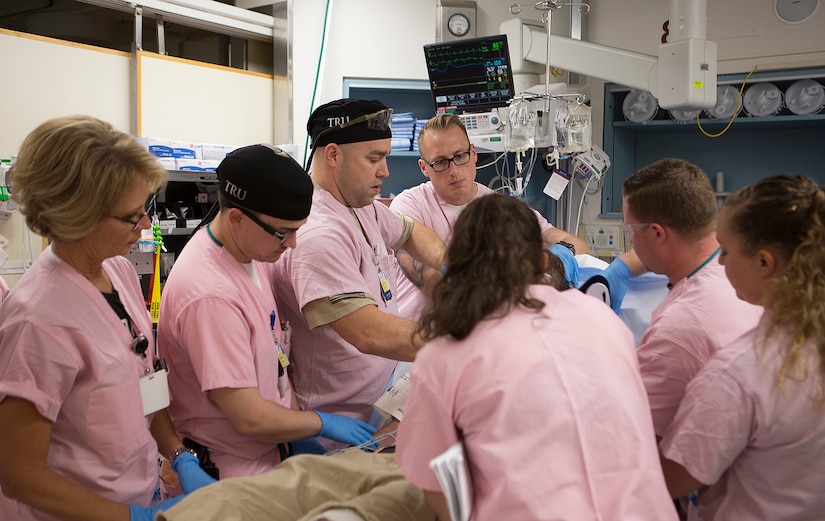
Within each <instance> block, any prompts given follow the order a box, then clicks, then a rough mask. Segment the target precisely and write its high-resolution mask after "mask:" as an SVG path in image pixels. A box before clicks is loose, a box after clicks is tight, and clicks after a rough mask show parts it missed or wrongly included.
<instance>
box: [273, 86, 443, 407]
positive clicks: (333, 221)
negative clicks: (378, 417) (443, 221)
mask: <svg viewBox="0 0 825 521" xmlns="http://www.w3.org/2000/svg"><path fill="white" fill-rule="evenodd" d="M391 114H392V110H391V109H388V108H387V107H386V106H385V105H384V104H382V103H381V102H379V101H376V100H372V101H367V100H356V99H341V100H336V101H333V102H330V103H327V104H325V105H322V106H320V107H318V108H317V109H316V110H315V111H314V112H313V113H312V115H311V116H310V118H309V122H308V123H307V131H308V132H309V134H310V136H311V138H312V155H311V157H310V164H311V165H312V171H311V176H312V181H313V183H314V184H315V193H314V195H313V200H312V212H311V213H310V215H309V219H308V221H307V223H306V225H304V226H303V227H301V230H300V231H299V232H298V246H297V247H296V248H295V249H293V250H290V251H288V252H286V253H285V254H284V257H283V259H281V262H279V263H277V264H275V265H274V266H273V269H272V271H273V278H274V286H275V295H276V298H277V299H278V305H279V306H280V308H281V310H282V313H283V315H284V316H285V317H286V318H287V319H288V320H289V321H290V324H291V330H292V345H293V351H292V358H291V360H292V365H291V368H292V369H293V371H292V373H291V376H292V378H293V381H292V382H293V385H294V386H295V391H296V394H297V396H298V403H299V404H300V405H301V406H302V407H304V408H312V409H318V410H322V411H328V412H336V413H341V414H345V415H348V416H352V417H354V418H359V419H362V420H368V419H369V418H370V415H371V413H372V404H373V402H374V401H375V400H376V399H377V398H378V397H379V396H380V395H381V394H382V393H383V392H384V390H386V388H387V385H388V383H389V381H390V378H391V376H392V374H393V370H394V368H395V365H396V362H397V361H398V360H404V361H412V360H413V358H414V356H415V350H416V347H417V344H418V343H419V342H418V341H417V340H416V339H414V332H415V328H416V324H415V323H414V322H412V321H409V320H406V319H403V318H401V317H399V316H398V309H397V306H396V295H397V285H396V277H395V271H394V268H393V258H392V257H393V250H398V249H399V248H401V247H403V248H404V249H405V250H407V251H408V252H409V253H410V255H412V256H413V257H414V258H416V259H418V260H419V261H421V262H423V263H424V264H425V265H427V266H430V267H433V268H435V269H440V267H441V266H442V264H443V263H442V257H443V252H444V243H443V241H441V239H439V238H438V236H437V235H436V234H435V233H433V231H432V230H430V229H429V228H427V227H426V226H424V225H422V224H420V223H417V222H415V221H413V220H412V219H410V218H409V217H407V216H404V215H402V214H399V213H398V212H395V211H393V210H390V209H389V208H387V207H386V206H385V205H383V204H382V203H380V202H378V201H376V200H375V197H376V196H377V195H378V194H379V193H380V191H381V183H382V181H383V179H384V178H385V177H387V176H388V175H389V171H388V170H387V159H386V158H387V155H389V153H390V142H391V136H392V133H391V129H390V123H391V121H392V120H391Z"/></svg>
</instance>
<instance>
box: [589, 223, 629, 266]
mask: <svg viewBox="0 0 825 521" xmlns="http://www.w3.org/2000/svg"><path fill="white" fill-rule="evenodd" d="M584 240H585V242H587V245H588V246H590V249H591V250H592V251H593V255H595V256H596V257H611V258H612V257H618V256H619V255H621V254H622V253H624V251H625V249H624V235H623V234H622V227H621V226H620V225H617V224H615V225H614V224H611V225H606V224H587V225H584Z"/></svg>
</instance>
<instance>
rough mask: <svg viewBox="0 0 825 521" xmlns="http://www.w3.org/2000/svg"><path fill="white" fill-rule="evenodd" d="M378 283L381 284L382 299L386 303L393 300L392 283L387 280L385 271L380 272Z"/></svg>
mask: <svg viewBox="0 0 825 521" xmlns="http://www.w3.org/2000/svg"><path fill="white" fill-rule="evenodd" d="M378 282H380V283H381V299H382V300H383V301H384V303H387V302H389V301H390V300H392V290H391V289H390V281H389V280H387V276H386V275H384V271H383V270H378Z"/></svg>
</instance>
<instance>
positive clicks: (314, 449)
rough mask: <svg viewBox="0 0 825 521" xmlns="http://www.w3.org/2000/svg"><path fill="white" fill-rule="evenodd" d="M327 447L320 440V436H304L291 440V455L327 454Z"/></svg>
mask: <svg viewBox="0 0 825 521" xmlns="http://www.w3.org/2000/svg"><path fill="white" fill-rule="evenodd" d="M326 452H327V449H325V448H324V446H323V445H321V444H320V443H319V442H318V438H315V437H312V438H304V439H302V440H295V441H290V442H289V455H290V456H295V455H297V454H325V453H326Z"/></svg>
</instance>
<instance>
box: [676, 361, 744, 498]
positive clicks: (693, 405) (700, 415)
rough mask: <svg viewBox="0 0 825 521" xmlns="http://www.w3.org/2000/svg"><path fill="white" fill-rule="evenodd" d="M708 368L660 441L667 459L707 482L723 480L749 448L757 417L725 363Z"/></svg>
mask: <svg viewBox="0 0 825 521" xmlns="http://www.w3.org/2000/svg"><path fill="white" fill-rule="evenodd" d="M709 369H710V370H707V371H702V372H701V373H699V374H698V375H697V376H696V378H694V380H693V381H692V382H691V383H690V385H688V388H687V391H686V393H685V397H684V399H683V400H682V405H681V407H679V413H678V414H677V415H676V417H675V418H674V420H673V423H672V424H671V425H670V427H669V428H668V430H667V432H666V433H665V436H664V439H663V440H662V443H661V449H662V454H664V456H665V457H666V458H668V459H670V460H672V461H675V462H677V463H679V464H681V465H682V466H683V467H685V469H686V470H687V471H688V472H689V473H690V475H691V476H693V477H694V478H696V479H697V480H699V481H700V482H702V483H703V484H705V485H711V484H713V483H716V482H717V481H719V479H720V478H721V477H722V475H723V474H724V473H725V471H726V470H727V469H728V468H729V467H730V466H731V465H732V464H733V462H734V460H736V458H737V457H738V456H739V455H740V454H741V453H742V451H743V450H745V447H747V445H748V441H749V438H750V435H751V425H752V424H753V423H754V422H757V421H758V418H757V417H756V416H754V408H753V403H752V402H751V400H750V399H749V397H748V396H747V394H746V393H745V392H744V391H743V389H742V388H741V386H739V384H738V383H737V382H736V381H735V380H734V379H733V378H731V377H730V375H729V374H728V373H727V372H726V371H724V370H722V369H721V368H709Z"/></svg>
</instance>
